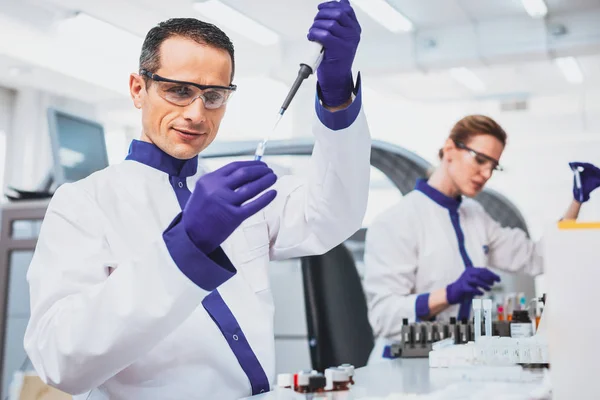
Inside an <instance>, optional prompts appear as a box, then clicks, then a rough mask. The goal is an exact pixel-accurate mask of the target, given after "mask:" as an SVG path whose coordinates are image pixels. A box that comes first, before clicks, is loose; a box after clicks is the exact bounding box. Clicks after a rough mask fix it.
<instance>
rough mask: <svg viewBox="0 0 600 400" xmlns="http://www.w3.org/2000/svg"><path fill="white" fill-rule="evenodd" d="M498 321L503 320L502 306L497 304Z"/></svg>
mask: <svg viewBox="0 0 600 400" xmlns="http://www.w3.org/2000/svg"><path fill="white" fill-rule="evenodd" d="M498 321H504V307H502V306H501V305H498Z"/></svg>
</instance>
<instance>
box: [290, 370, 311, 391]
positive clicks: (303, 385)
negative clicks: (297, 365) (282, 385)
mask: <svg viewBox="0 0 600 400" xmlns="http://www.w3.org/2000/svg"><path fill="white" fill-rule="evenodd" d="M296 375H297V382H298V383H297V385H296V387H295V388H294V389H295V391H296V392H298V393H308V383H309V379H310V376H311V371H300V372H298V373H297V374H296Z"/></svg>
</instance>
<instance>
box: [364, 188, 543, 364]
mask: <svg viewBox="0 0 600 400" xmlns="http://www.w3.org/2000/svg"><path fill="white" fill-rule="evenodd" d="M438 193H439V192H438ZM458 214H459V221H460V226H461V228H462V231H463V233H464V237H465V241H464V244H465V248H466V251H467V253H468V256H469V257H470V259H471V261H472V263H473V266H475V267H494V268H498V269H502V270H506V271H513V272H514V271H522V272H526V273H529V274H531V275H538V274H540V273H542V270H543V260H542V251H541V246H540V244H539V243H538V244H536V243H534V242H533V241H531V240H530V239H529V238H528V237H527V236H526V234H525V232H523V231H522V230H520V229H511V228H503V227H502V226H501V225H500V224H499V223H498V222H496V221H495V220H493V219H492V218H491V217H490V215H489V214H488V213H486V212H485V210H484V208H483V207H482V206H481V205H480V204H479V203H478V202H476V201H475V200H472V199H469V198H463V200H462V203H461V205H460V207H459V208H458ZM364 261H365V276H364V288H365V293H366V296H367V301H368V308H369V321H370V323H371V326H372V328H373V333H374V336H375V337H376V338H377V340H376V345H375V348H374V349H373V351H372V353H371V358H370V361H369V362H373V361H375V360H377V359H381V356H382V352H383V348H384V346H385V345H387V344H390V343H392V342H394V341H400V339H401V328H402V319H403V318H408V320H409V321H415V319H416V312H415V306H416V304H415V302H416V298H417V296H418V295H419V294H421V293H428V292H431V291H434V290H437V289H441V288H445V287H446V286H447V285H448V284H450V283H452V282H454V281H455V280H456V279H458V277H459V276H460V275H461V274H462V273H463V271H464V270H465V263H464V261H463V258H462V257H461V254H460V252H459V244H458V239H457V235H456V233H455V229H454V227H453V225H452V222H451V219H450V215H449V210H448V209H447V208H445V207H443V206H442V205H440V204H438V203H437V202H435V201H434V200H432V199H431V198H430V197H428V196H427V195H426V194H424V193H423V192H421V191H418V190H413V191H412V192H410V193H408V194H407V195H406V196H405V197H404V198H402V200H400V202H399V204H397V205H394V206H393V207H392V208H390V209H388V210H386V211H385V212H383V213H382V214H381V215H379V216H378V217H377V218H376V220H375V221H374V222H373V223H372V224H371V225H370V227H369V229H368V231H367V237H366V246H365V256H364ZM458 309H459V306H458V305H454V306H450V307H449V308H448V309H446V310H445V311H443V312H442V313H440V314H438V316H437V317H436V320H442V321H447V320H449V318H450V317H456V316H457V314H458Z"/></svg>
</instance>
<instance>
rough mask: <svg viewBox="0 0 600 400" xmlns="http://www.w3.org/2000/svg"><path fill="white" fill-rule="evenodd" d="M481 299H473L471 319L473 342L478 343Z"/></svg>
mask: <svg viewBox="0 0 600 400" xmlns="http://www.w3.org/2000/svg"><path fill="white" fill-rule="evenodd" d="M481 306H482V302H481V299H473V317H474V319H475V320H474V322H473V324H474V328H475V341H476V342H478V341H479V339H480V338H481Z"/></svg>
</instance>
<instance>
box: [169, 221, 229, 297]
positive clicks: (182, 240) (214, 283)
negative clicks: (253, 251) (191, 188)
mask: <svg viewBox="0 0 600 400" xmlns="http://www.w3.org/2000/svg"><path fill="white" fill-rule="evenodd" d="M181 215H182V214H181V213H180V214H179V215H178V216H177V217H175V219H174V220H173V222H171V224H170V225H169V227H168V228H167V229H166V230H165V232H164V233H163V240H164V241H165V244H166V245H167V249H168V250H169V254H171V258H172V259H173V261H174V262H175V264H176V265H177V267H178V268H179V270H180V271H181V272H183V274H184V275H185V276H187V277H188V278H189V279H190V280H191V281H192V282H194V283H195V284H196V285H198V286H199V287H201V288H202V289H204V290H206V291H209V292H211V291H213V290H215V289H217V288H218V287H219V286H220V285H222V284H223V283H224V282H226V281H227V280H228V279H229V278H231V277H232V276H233V275H235V273H236V272H237V271H236V269H235V267H234V266H233V264H232V263H231V261H230V260H229V258H228V257H227V255H226V254H225V252H224V251H223V249H221V247H218V248H217V249H216V250H215V251H213V252H212V253H210V254H209V255H206V254H204V252H202V251H201V250H200V249H198V247H196V245H195V244H194V243H193V242H192V240H191V239H190V237H189V236H188V234H187V232H186V231H185V228H184V226H183V224H182V223H180V222H181Z"/></svg>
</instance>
